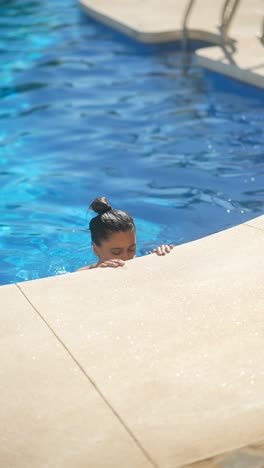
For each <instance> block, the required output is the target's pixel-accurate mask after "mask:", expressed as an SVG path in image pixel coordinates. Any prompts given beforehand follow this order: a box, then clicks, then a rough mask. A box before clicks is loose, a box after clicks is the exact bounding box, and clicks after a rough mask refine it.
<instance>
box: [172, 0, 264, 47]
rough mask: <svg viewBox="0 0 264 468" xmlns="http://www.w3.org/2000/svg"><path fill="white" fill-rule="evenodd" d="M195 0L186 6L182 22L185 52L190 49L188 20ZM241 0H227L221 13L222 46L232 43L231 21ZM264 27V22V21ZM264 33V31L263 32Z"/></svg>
mask: <svg viewBox="0 0 264 468" xmlns="http://www.w3.org/2000/svg"><path fill="white" fill-rule="evenodd" d="M194 3H195V0H190V1H189V3H188V6H187V8H186V11H185V14H184V18H183V23H182V38H181V41H182V50H183V52H187V49H188V28H187V24H188V20H189V18H190V14H191V11H192V9H193V7H194ZM239 3H240V0H225V3H224V5H223V8H222V13H221V24H220V27H219V29H220V33H221V45H222V47H225V48H226V47H227V46H228V45H230V44H232V41H231V40H230V38H229V36H228V33H229V30H230V26H231V23H232V21H233V19H234V17H235V14H236V11H237V9H238V6H239ZM263 28H264V23H263ZM263 35H264V32H263Z"/></svg>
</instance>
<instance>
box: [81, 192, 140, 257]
mask: <svg viewBox="0 0 264 468" xmlns="http://www.w3.org/2000/svg"><path fill="white" fill-rule="evenodd" d="M90 209H92V210H93V211H95V213H97V216H95V217H94V218H92V219H91V221H90V224H89V229H90V232H91V237H92V242H93V248H94V252H95V254H96V255H97V256H98V257H99V259H100V261H107V260H111V259H113V258H121V259H122V260H125V261H126V260H130V259H132V258H133V257H134V256H135V253H136V228H135V224H134V221H133V218H132V217H131V216H130V215H129V214H128V213H126V212H125V211H120V210H113V209H112V207H111V205H110V204H109V203H108V201H107V199H106V198H105V197H102V198H96V199H95V200H94V201H93V203H92V204H91V206H90Z"/></svg>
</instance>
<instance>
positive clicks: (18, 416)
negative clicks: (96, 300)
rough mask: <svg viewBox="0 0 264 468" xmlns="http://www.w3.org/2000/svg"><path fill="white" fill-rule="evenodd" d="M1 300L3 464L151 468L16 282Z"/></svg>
mask: <svg viewBox="0 0 264 468" xmlns="http://www.w3.org/2000/svg"><path fill="white" fill-rule="evenodd" d="M46 293H47V291H46ZM0 303H1V312H0V316H1V326H0V360H1V365H0V398H1V406H0V428H1V429H0V466H1V468H75V467H76V468H77V467H78V468H88V467H91V468H92V467H93V468H106V467H108V468H116V467H130V468H136V467H138V468H151V467H152V466H153V465H152V464H151V463H150V462H149V461H148V460H147V459H146V457H145V456H144V454H143V453H142V452H141V450H140V449H139V447H138V446H137V444H136V443H135V441H134V440H133V439H132V438H131V437H130V435H129V434H128V433H127V431H126V430H125V429H124V427H123V426H122V424H121V423H120V421H119V420H118V419H117V418H116V416H115V415H114V414H113V413H112V411H111V410H110V409H109V407H108V406H107V404H106V403H105V401H104V400H103V399H102V398H101V397H100V396H99V395H98V393H97V391H96V390H95V388H94V386H93V385H92V384H91V383H90V382H89V380H88V379H87V377H86V376H85V374H84V373H83V372H82V371H81V370H80V368H79V366H78V365H77V364H76V362H75V361H74V360H73V359H72V357H71V356H70V355H69V353H68V352H67V350H65V348H64V347H63V346H62V344H61V343H60V342H59V341H58V340H57V338H56V337H55V336H54V334H53V333H52V332H51V331H50V329H49V328H48V327H47V325H46V324H45V323H44V322H43V321H42V320H41V318H40V317H39V316H38V315H37V313H36V311H35V310H34V309H33V308H32V307H31V306H30V304H29V303H28V301H27V300H26V299H25V297H24V296H23V295H22V294H21V292H20V291H19V290H18V288H17V287H16V286H15V285H10V286H2V287H1V288H0Z"/></svg>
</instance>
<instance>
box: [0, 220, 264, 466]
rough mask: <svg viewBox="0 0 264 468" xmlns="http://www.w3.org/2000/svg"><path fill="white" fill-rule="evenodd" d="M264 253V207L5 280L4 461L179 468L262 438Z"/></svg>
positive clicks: (1, 292)
mask: <svg viewBox="0 0 264 468" xmlns="http://www.w3.org/2000/svg"><path fill="white" fill-rule="evenodd" d="M263 249H264V216H262V217H261V218H257V219H255V220H253V221H252V222H249V223H247V224H244V225H241V226H238V227H235V228H232V229H230V230H227V231H224V232H221V233H219V234H215V235H213V236H209V237H207V238H204V239H200V240H198V241H195V242H191V243H188V244H185V245H181V246H178V247H177V248H175V250H174V251H173V252H172V253H171V254H170V255H168V256H166V257H164V258H159V257H157V256H149V257H145V258H138V259H135V260H133V261H131V262H128V263H127V265H126V266H125V267H124V269H120V270H111V271H110V270H100V269H98V270H93V271H84V272H79V273H74V274H68V275H64V276H60V277H56V278H47V279H43V280H38V281H31V282H25V283H20V284H18V285H17V286H16V285H9V286H3V287H1V288H0V300H1V324H2V325H1V336H0V355H1V409H0V421H1V427H2V430H1V439H0V461H1V466H3V467H12V468H21V467H23V468H24V467H25V468H31V467H32V468H33V467H34V468H35V467H43V468H44V467H47V466H50V467H54V468H55V467H60V468H65V467H69V468H70V467H78V468H79V467H90V466H91V467H113V468H114V467H119V466H120V467H121V466H122V467H123V466H125V467H128V468H129V467H131V468H142V467H150V466H155V467H160V468H176V467H179V466H182V465H186V464H188V463H192V462H195V461H197V460H201V459H205V458H208V457H212V456H215V455H217V460H218V462H219V463H220V458H221V459H222V458H223V457H222V456H221V457H220V458H219V454H222V453H223V452H228V451H231V450H234V449H237V448H239V447H242V446H247V445H249V444H250V445H252V444H253V443H256V442H258V441H261V440H263V439H264V398H263V395H264V367H263V362H264V347H263V342H264V328H263V310H264V281H263V278H264V256H263ZM247 450H249V449H247ZM244 453H245V452H244ZM234 456H236V457H237V456H238V455H236V454H235V455H234V454H232V455H230V457H231V459H232V457H234ZM248 456H249V455H248ZM250 457H251V458H252V457H253V458H252V459H253V460H255V459H256V460H257V461H258V462H259V459H260V455H259V454H255V455H252V453H251V455H250ZM261 457H262V458H261V460H262V464H263V465H264V454H263V452H262V455H261ZM210 463H213V462H212V461H211V462H210ZM225 463H226V461H225ZM207 466H224V467H227V466H228V465H227V464H224V465H221V464H219V465H213V464H212V465H207ZM249 466H251V467H253V466H255V465H249ZM257 466H261V465H256V467H257Z"/></svg>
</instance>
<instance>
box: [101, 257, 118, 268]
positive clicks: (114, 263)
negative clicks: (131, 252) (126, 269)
mask: <svg viewBox="0 0 264 468" xmlns="http://www.w3.org/2000/svg"><path fill="white" fill-rule="evenodd" d="M124 265H125V262H124V260H121V259H120V258H112V259H111V260H106V261H105V262H102V263H98V264H97V268H118V267H122V266H124Z"/></svg>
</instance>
